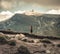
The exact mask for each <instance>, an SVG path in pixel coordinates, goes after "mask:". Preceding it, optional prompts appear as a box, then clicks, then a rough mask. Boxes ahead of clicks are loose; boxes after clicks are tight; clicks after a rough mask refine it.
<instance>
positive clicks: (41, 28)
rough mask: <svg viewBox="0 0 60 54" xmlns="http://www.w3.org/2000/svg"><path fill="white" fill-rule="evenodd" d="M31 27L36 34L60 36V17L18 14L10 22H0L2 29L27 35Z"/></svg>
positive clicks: (54, 15)
mask: <svg viewBox="0 0 60 54" xmlns="http://www.w3.org/2000/svg"><path fill="white" fill-rule="evenodd" d="M30 26H32V27H33V33H34V34H40V35H49V36H50V35H52V36H60V15H56V14H42V15H25V14H18V13H16V14H14V15H13V16H12V17H10V18H9V19H8V20H5V21H1V22H0V29H11V30H14V31H20V32H27V33H29V32H30Z"/></svg>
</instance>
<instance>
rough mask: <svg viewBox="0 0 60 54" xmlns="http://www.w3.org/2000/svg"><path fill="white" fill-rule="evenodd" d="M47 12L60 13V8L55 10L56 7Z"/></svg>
mask: <svg viewBox="0 0 60 54" xmlns="http://www.w3.org/2000/svg"><path fill="white" fill-rule="evenodd" d="M46 14H60V9H58V10H54V9H52V10H49V11H47V12H46Z"/></svg>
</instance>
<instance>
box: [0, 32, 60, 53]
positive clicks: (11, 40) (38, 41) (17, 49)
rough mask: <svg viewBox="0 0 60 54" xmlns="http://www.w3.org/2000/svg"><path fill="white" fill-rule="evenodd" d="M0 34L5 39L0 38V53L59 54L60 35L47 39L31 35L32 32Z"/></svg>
mask: <svg viewBox="0 0 60 54" xmlns="http://www.w3.org/2000/svg"><path fill="white" fill-rule="evenodd" d="M0 36H2V37H4V38H5V39H6V40H7V42H6V41H5V40H4V39H3V38H2V40H1V38H0V54H60V39H59V38H60V37H58V38H56V37H55V38H53V39H51V38H50V39H49V38H47V37H45V38H36V37H31V36H35V35H32V34H13V35H12V34H3V33H0ZM3 40H4V41H3ZM5 42H6V43H5ZM2 43H4V44H2Z"/></svg>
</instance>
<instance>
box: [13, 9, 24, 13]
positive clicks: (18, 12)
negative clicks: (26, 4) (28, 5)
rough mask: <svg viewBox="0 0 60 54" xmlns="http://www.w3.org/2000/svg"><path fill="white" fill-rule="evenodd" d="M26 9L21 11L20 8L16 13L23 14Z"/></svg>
mask: <svg viewBox="0 0 60 54" xmlns="http://www.w3.org/2000/svg"><path fill="white" fill-rule="evenodd" d="M24 12H25V11H20V10H18V11H15V12H14V13H15V14H16V13H19V14H23V13H24Z"/></svg>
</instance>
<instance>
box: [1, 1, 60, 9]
mask: <svg viewBox="0 0 60 54" xmlns="http://www.w3.org/2000/svg"><path fill="white" fill-rule="evenodd" d="M30 4H31V5H32V6H35V7H37V8H38V7H41V6H42V7H44V8H47V9H52V8H54V9H58V8H60V0H0V9H6V10H7V9H8V10H10V9H17V8H20V7H22V6H24V7H25V6H27V5H30Z"/></svg>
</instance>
